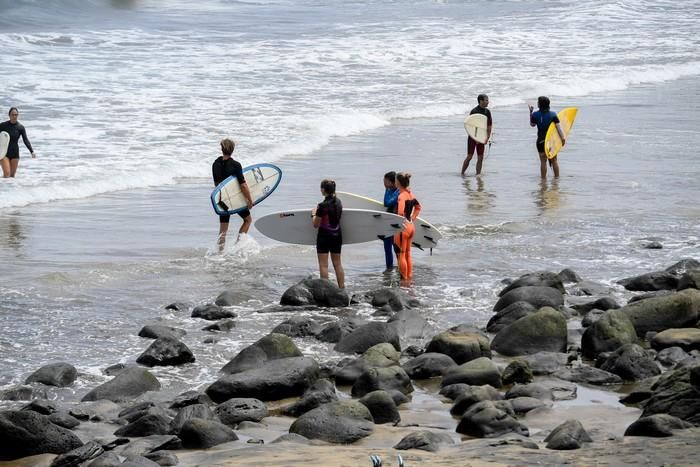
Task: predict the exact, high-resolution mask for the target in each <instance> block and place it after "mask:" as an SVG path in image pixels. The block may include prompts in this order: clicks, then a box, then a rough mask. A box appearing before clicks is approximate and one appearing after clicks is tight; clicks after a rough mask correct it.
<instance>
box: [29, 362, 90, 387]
mask: <svg viewBox="0 0 700 467" xmlns="http://www.w3.org/2000/svg"><path fill="white" fill-rule="evenodd" d="M77 378H78V370H76V369H75V367H74V366H73V365H71V364H70V363H65V362H58V363H50V364H48V365H44V366H42V367H41V368H39V369H38V370H36V371H35V372H34V373H32V374H31V375H29V376H28V377H27V379H26V380H25V381H24V382H25V384H31V383H41V384H45V385H47V386H58V387H67V386H70V385H71V384H73V383H74V382H75V380H76V379H77Z"/></svg>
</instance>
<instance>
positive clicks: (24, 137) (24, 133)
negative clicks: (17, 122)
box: [19, 127, 34, 153]
mask: <svg viewBox="0 0 700 467" xmlns="http://www.w3.org/2000/svg"><path fill="white" fill-rule="evenodd" d="M19 134H20V135H22V141H24V145H25V146H26V147H27V149H29V152H31V153H33V152H34V149H32V143H30V142H29V138H27V130H26V129H25V128H24V127H22V128H21V129H20V130H19Z"/></svg>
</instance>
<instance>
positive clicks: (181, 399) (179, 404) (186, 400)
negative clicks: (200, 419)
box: [170, 391, 212, 409]
mask: <svg viewBox="0 0 700 467" xmlns="http://www.w3.org/2000/svg"><path fill="white" fill-rule="evenodd" d="M194 404H206V405H211V404H212V400H211V399H209V396H207V395H206V394H204V393H203V392H199V391H186V392H183V393H182V394H180V395H178V396H177V397H176V398H175V399H173V400H172V402H171V403H170V408H171V409H181V408H183V407H186V406H188V405H194Z"/></svg>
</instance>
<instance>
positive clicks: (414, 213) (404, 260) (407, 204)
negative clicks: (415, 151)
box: [394, 172, 420, 280]
mask: <svg viewBox="0 0 700 467" xmlns="http://www.w3.org/2000/svg"><path fill="white" fill-rule="evenodd" d="M410 183H411V174H410V173H404V172H401V173H398V174H396V185H397V186H398V188H399V202H398V211H397V213H398V215H399V216H403V217H405V218H406V220H405V221H404V225H405V228H404V230H403V232H401V233H398V234H396V235H394V243H395V244H396V246H397V247H398V249H399V272H400V274H401V279H403V280H410V279H411V277H412V276H413V261H412V260H411V245H412V243H413V235H414V234H415V233H416V228H415V227H414V225H413V221H414V220H416V217H418V214H420V203H419V202H418V200H417V199H416V197H415V196H413V193H412V192H411V189H410V188H409V187H408V186H409V184H410Z"/></svg>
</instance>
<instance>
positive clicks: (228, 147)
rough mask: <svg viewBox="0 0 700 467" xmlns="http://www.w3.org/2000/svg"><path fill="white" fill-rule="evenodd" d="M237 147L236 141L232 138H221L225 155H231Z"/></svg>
mask: <svg viewBox="0 0 700 467" xmlns="http://www.w3.org/2000/svg"><path fill="white" fill-rule="evenodd" d="M235 148H236V143H234V142H233V141H232V140H230V139H228V138H224V139H222V140H221V152H223V153H224V154H225V155H227V156H230V155H231V154H233V150H234V149H235Z"/></svg>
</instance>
